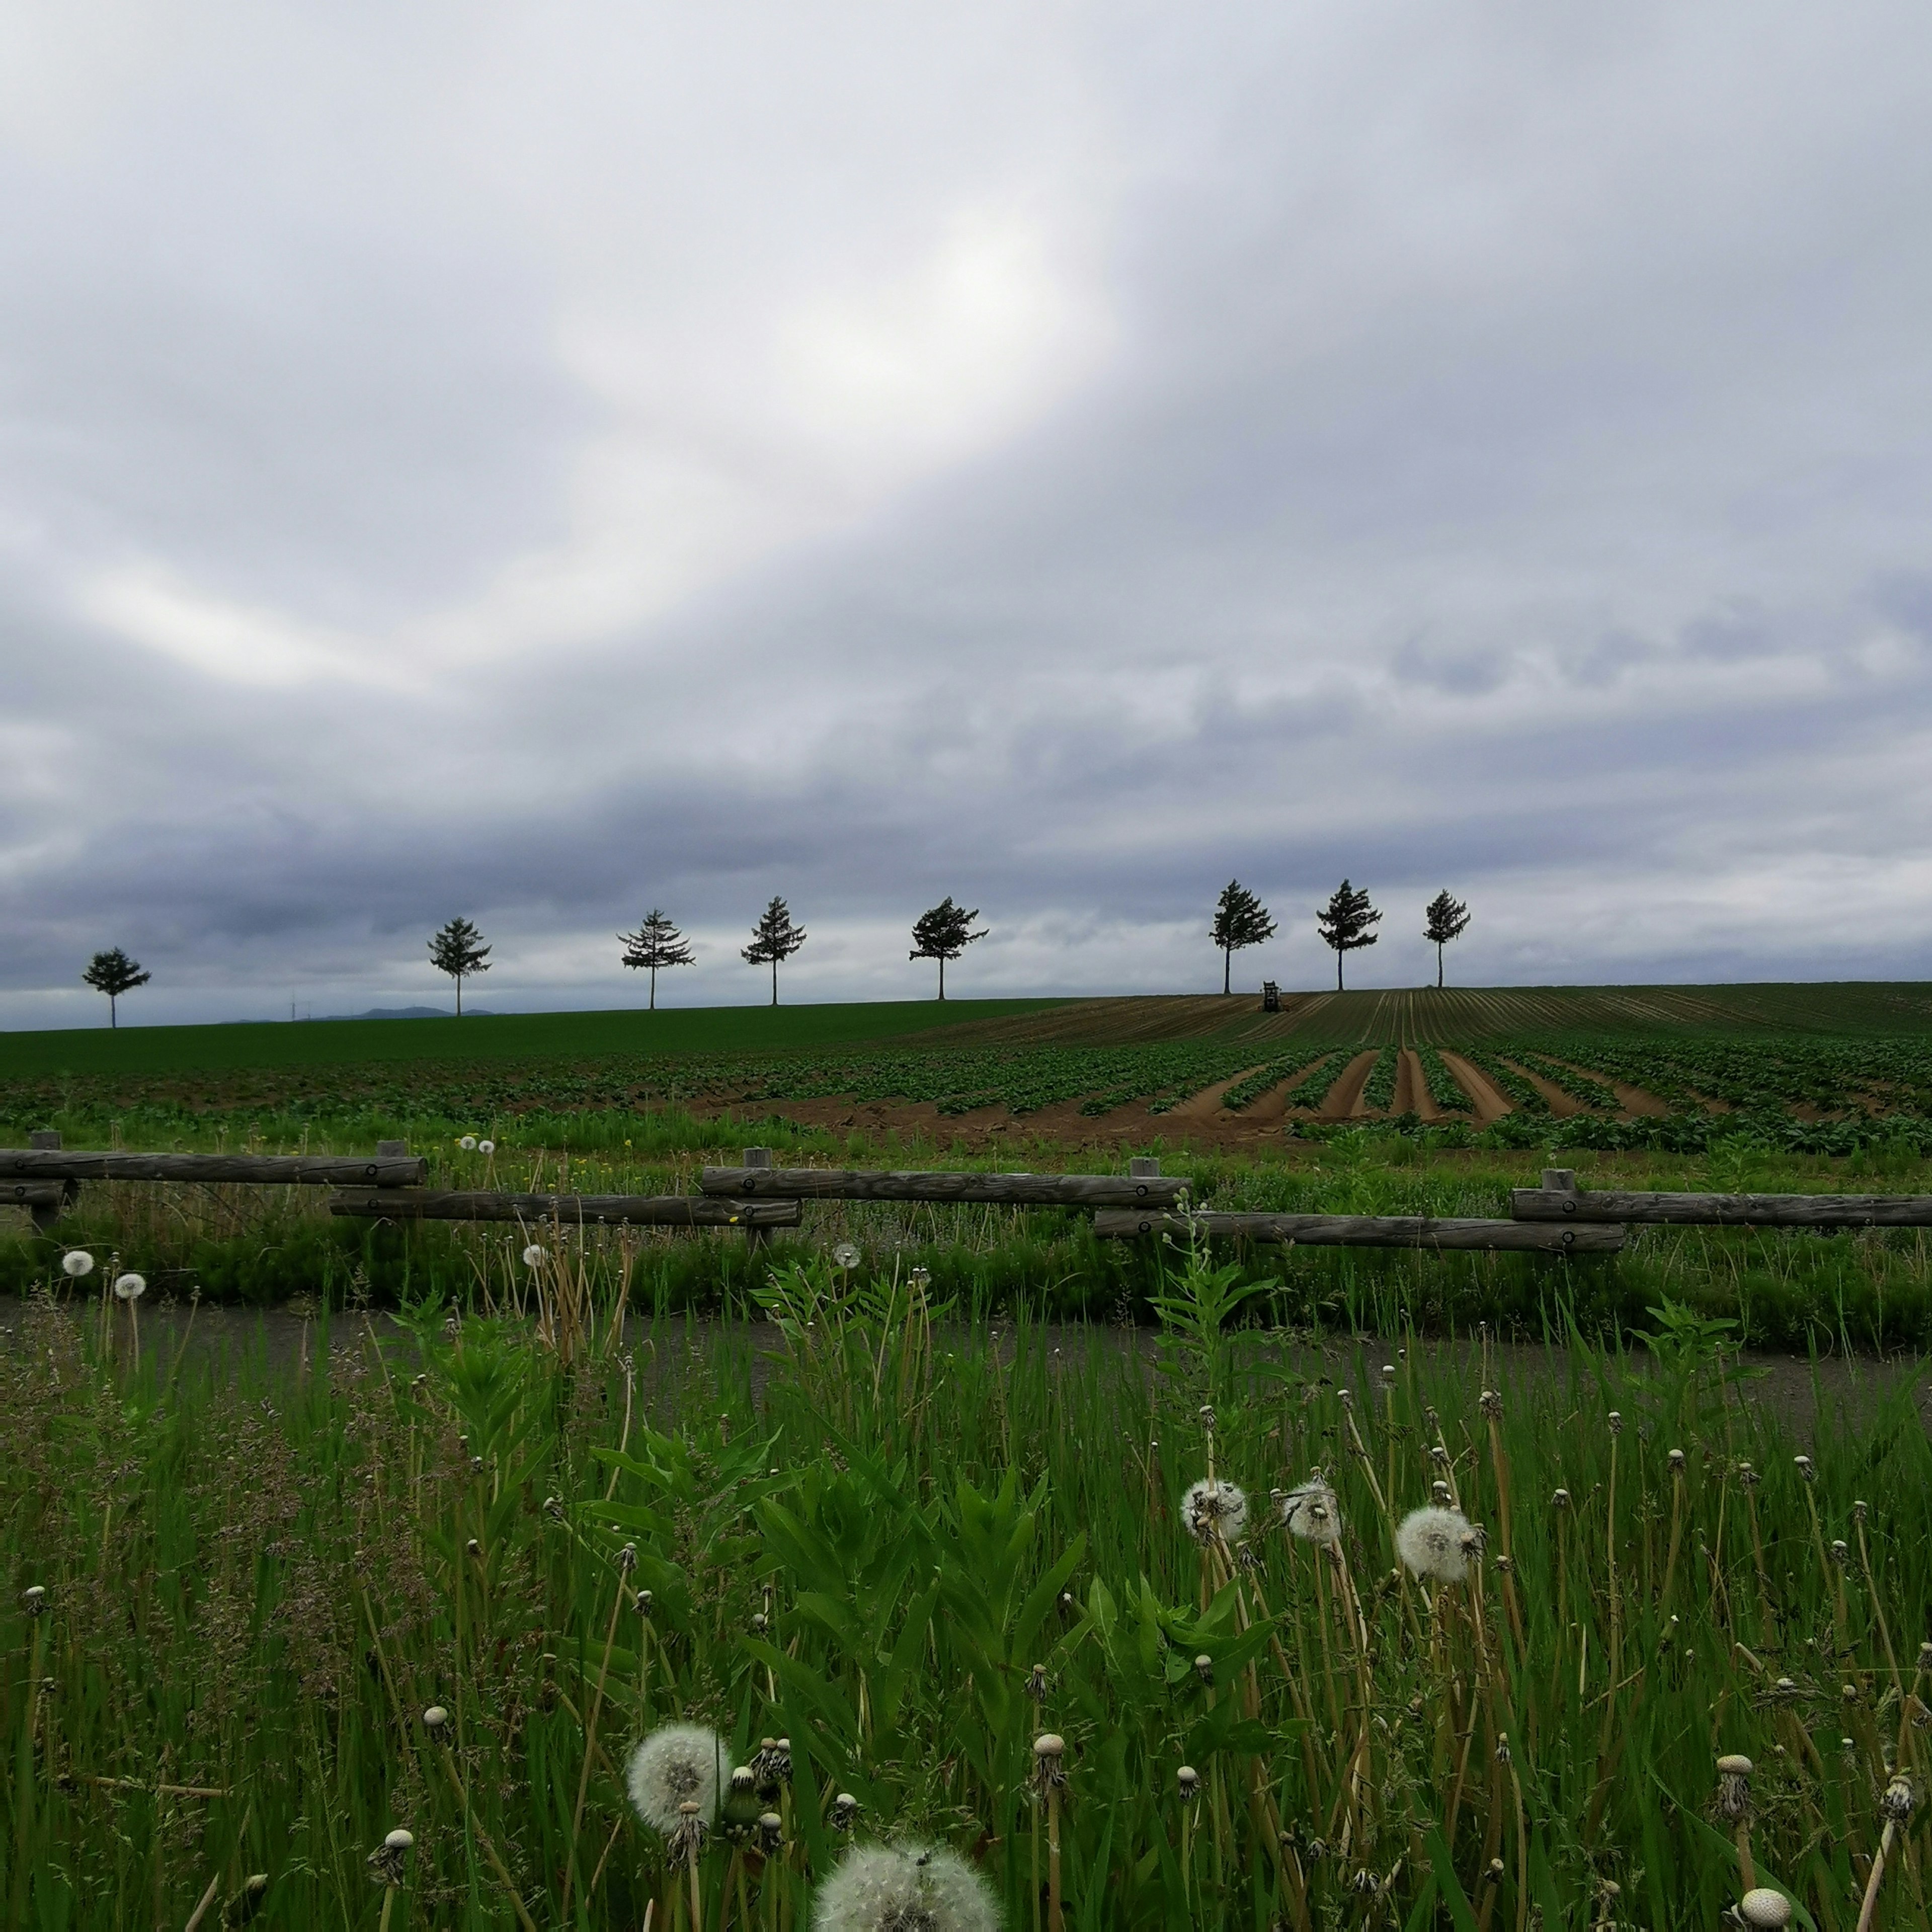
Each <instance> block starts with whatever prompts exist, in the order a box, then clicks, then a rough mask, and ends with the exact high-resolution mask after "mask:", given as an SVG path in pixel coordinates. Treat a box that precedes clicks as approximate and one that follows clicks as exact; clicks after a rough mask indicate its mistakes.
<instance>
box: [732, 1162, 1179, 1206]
mask: <svg viewBox="0 0 1932 1932" xmlns="http://www.w3.org/2000/svg"><path fill="white" fill-rule="evenodd" d="M1135 1165H1136V1166H1137V1167H1138V1166H1148V1165H1151V1163H1142V1162H1138V1161H1137V1162H1136V1163H1135ZM698 1186H699V1187H700V1188H701V1189H702V1190H703V1192H704V1193H706V1194H708V1195H726V1196H733V1197H735V1198H739V1199H751V1198H754V1197H756V1196H763V1197H764V1198H766V1199H771V1200H776V1199H781V1198H783V1199H790V1200H795V1201H930V1202H954V1203H962V1202H963V1203H973V1204H978V1203H991V1204H993V1205H1001V1206H1006V1207H1013V1208H1033V1207H1037V1208H1142V1207H1148V1208H1170V1207H1172V1206H1173V1205H1175V1202H1178V1200H1179V1199H1180V1198H1181V1193H1182V1192H1183V1190H1184V1189H1185V1188H1186V1187H1187V1182H1186V1181H1181V1180H1178V1179H1172V1178H1170V1179H1166V1180H1163V1178H1161V1177H1160V1175H1157V1174H1130V1175H1118V1174H945V1173H933V1174H920V1173H913V1172H892V1171H889V1170H887V1169H877V1168H844V1167H760V1166H745V1167H707V1168H706V1169H705V1170H704V1172H703V1175H702V1176H701V1178H700V1180H699V1182H698Z"/></svg>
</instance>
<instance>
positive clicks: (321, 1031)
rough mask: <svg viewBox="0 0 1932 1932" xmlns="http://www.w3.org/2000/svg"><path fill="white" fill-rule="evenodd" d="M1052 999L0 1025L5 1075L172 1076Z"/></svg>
mask: <svg viewBox="0 0 1932 1932" xmlns="http://www.w3.org/2000/svg"><path fill="white" fill-rule="evenodd" d="M1058 1004H1061V1003H1060V1002H1058V1001H1052V1000H948V1001H946V1002H945V1004H944V1005H942V1004H940V1002H938V1001H936V1000H933V1001H878V1002H874V1003H872V1004H852V1005H847V1006H811V1007H770V1006H757V1007H697V1008H686V1009H684V1010H673V1009H670V1008H665V1009H664V1010H661V1011H659V1012H657V1013H638V1012H634V1011H631V1010H619V1011H616V1012H610V1013H504V1014H497V1015H492V1016H482V1017H480V1018H479V1017H478V1016H475V1015H472V1016H470V1017H469V1019H466V1020H463V1021H457V1020H455V1019H446V1020H420V1019H419V1020H330V1021H327V1022H320V1021H318V1022H305V1023H302V1024H299V1025H293V1026H291V1025H283V1024H279V1023H277V1024H270V1023H268V1022H263V1023H261V1024H259V1025H255V1024H251V1025H236V1026H183V1027H139V1026H127V1027H122V1028H118V1029H116V1030H113V1031H110V1029H108V1028H105V1027H101V1028H88V1029H85V1030H81V1029H67V1030H63V1031H58V1032H47V1033H0V1082H6V1081H13V1080H19V1079H31V1078H34V1077H37V1076H47V1075H56V1076H58V1075H69V1074H71V1075H97V1076H117V1075H118V1076H176V1077H182V1078H192V1077H193V1076H196V1075H198V1074H211V1073H235V1072H238V1071H248V1072H255V1071H262V1072H267V1071H271V1070H277V1069H281V1068H328V1067H362V1066H371V1065H384V1066H393V1065H395V1064H397V1063H398V1062H419V1063H421V1064H423V1065H425V1066H430V1067H437V1066H445V1065H448V1064H452V1063H458V1064H460V1063H467V1062H478V1063H494V1062H499V1061H542V1060H569V1061H585V1060H595V1059H601V1058H613V1059H635V1058H641V1057H645V1056H655V1055H682V1054H717V1053H769V1052H783V1051H787V1050H790V1049H796V1048H811V1047H823V1046H832V1045H835V1044H838V1045H842V1044H847V1043H851V1042H853V1041H859V1040H879V1039H882V1038H886V1037H896V1036H898V1035H901V1034H925V1033H929V1032H931V1031H934V1030H935V1029H937V1028H951V1027H959V1026H965V1025H971V1024H972V1023H973V1022H981V1023H983V1022H986V1021H988V1020H993V1019H1009V1018H1012V1017H1015V1016H1022V1015H1025V1014H1029V1013H1037V1012H1038V1011H1040V1010H1041V1009H1042V1008H1043V1007H1052V1006H1055V1005H1058Z"/></svg>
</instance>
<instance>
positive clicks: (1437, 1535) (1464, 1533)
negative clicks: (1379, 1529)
mask: <svg viewBox="0 0 1932 1932" xmlns="http://www.w3.org/2000/svg"><path fill="white" fill-rule="evenodd" d="M1474 1536H1475V1532H1474V1530H1473V1529H1472V1527H1471V1525H1470V1523H1469V1518H1468V1517H1466V1516H1465V1515H1463V1513H1462V1512H1461V1511H1460V1510H1452V1509H1443V1508H1440V1507H1436V1508H1429V1509H1419V1510H1411V1511H1409V1514H1408V1515H1406V1517H1403V1520H1402V1527H1401V1528H1400V1529H1398V1530H1397V1532H1396V1533H1395V1547H1396V1549H1397V1552H1398V1553H1400V1556H1401V1558H1402V1560H1403V1562H1405V1563H1406V1564H1407V1565H1409V1568H1410V1569H1411V1570H1412V1571H1414V1572H1415V1574H1416V1575H1417V1576H1418V1577H1433V1578H1434V1579H1435V1580H1436V1581H1437V1582H1438V1583H1462V1582H1463V1580H1465V1579H1466V1577H1468V1576H1469V1543H1470V1541H1471V1539H1472V1537H1474ZM1477 1547H1478V1548H1479V1549H1480V1547H1481V1544H1480V1541H1478V1544H1477Z"/></svg>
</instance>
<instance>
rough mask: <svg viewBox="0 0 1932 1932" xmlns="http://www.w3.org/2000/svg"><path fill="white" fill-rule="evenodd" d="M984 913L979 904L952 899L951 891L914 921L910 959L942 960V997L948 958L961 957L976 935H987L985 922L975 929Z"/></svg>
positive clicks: (940, 976) (940, 962) (982, 936)
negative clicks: (967, 906) (967, 904)
mask: <svg viewBox="0 0 1932 1932" xmlns="http://www.w3.org/2000/svg"><path fill="white" fill-rule="evenodd" d="M979 916H980V908H979V907H977V906H975V907H974V908H973V910H971V912H968V911H967V910H965V908H964V907H962V906H956V905H955V904H953V895H952V894H951V893H950V892H948V893H947V895H946V896H945V898H943V899H941V901H940V902H939V903H938V904H937V905H936V906H935V907H933V908H932V910H931V911H930V912H922V913H920V914H919V916H918V918H917V919H914V920H913V927H912V950H911V951H910V953H907V955H906V957H907V959H937V960H938V962H939V997H940V998H941V999H942V1000H943V999H944V998H945V997H946V962H947V960H949V959H958V958H959V956H960V954H961V953H964V952H965V950H966V949H967V947H969V946H971V944H973V942H974V940H976V939H984V938H986V933H987V930H988V929H987V928H986V927H984V926H982V927H981V928H980V930H979V931H978V932H974V930H973V922H974V920H975V919H977V918H978V917H979Z"/></svg>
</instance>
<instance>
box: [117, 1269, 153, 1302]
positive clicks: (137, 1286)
mask: <svg viewBox="0 0 1932 1932" xmlns="http://www.w3.org/2000/svg"><path fill="white" fill-rule="evenodd" d="M114 1292H115V1295H116V1296H117V1297H118V1298H119V1299H120V1300H121V1301H139V1300H140V1298H141V1297H142V1295H145V1294H146V1293H147V1292H148V1283H147V1280H146V1277H145V1276H142V1275H138V1274H122V1275H116V1276H115V1277H114Z"/></svg>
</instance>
